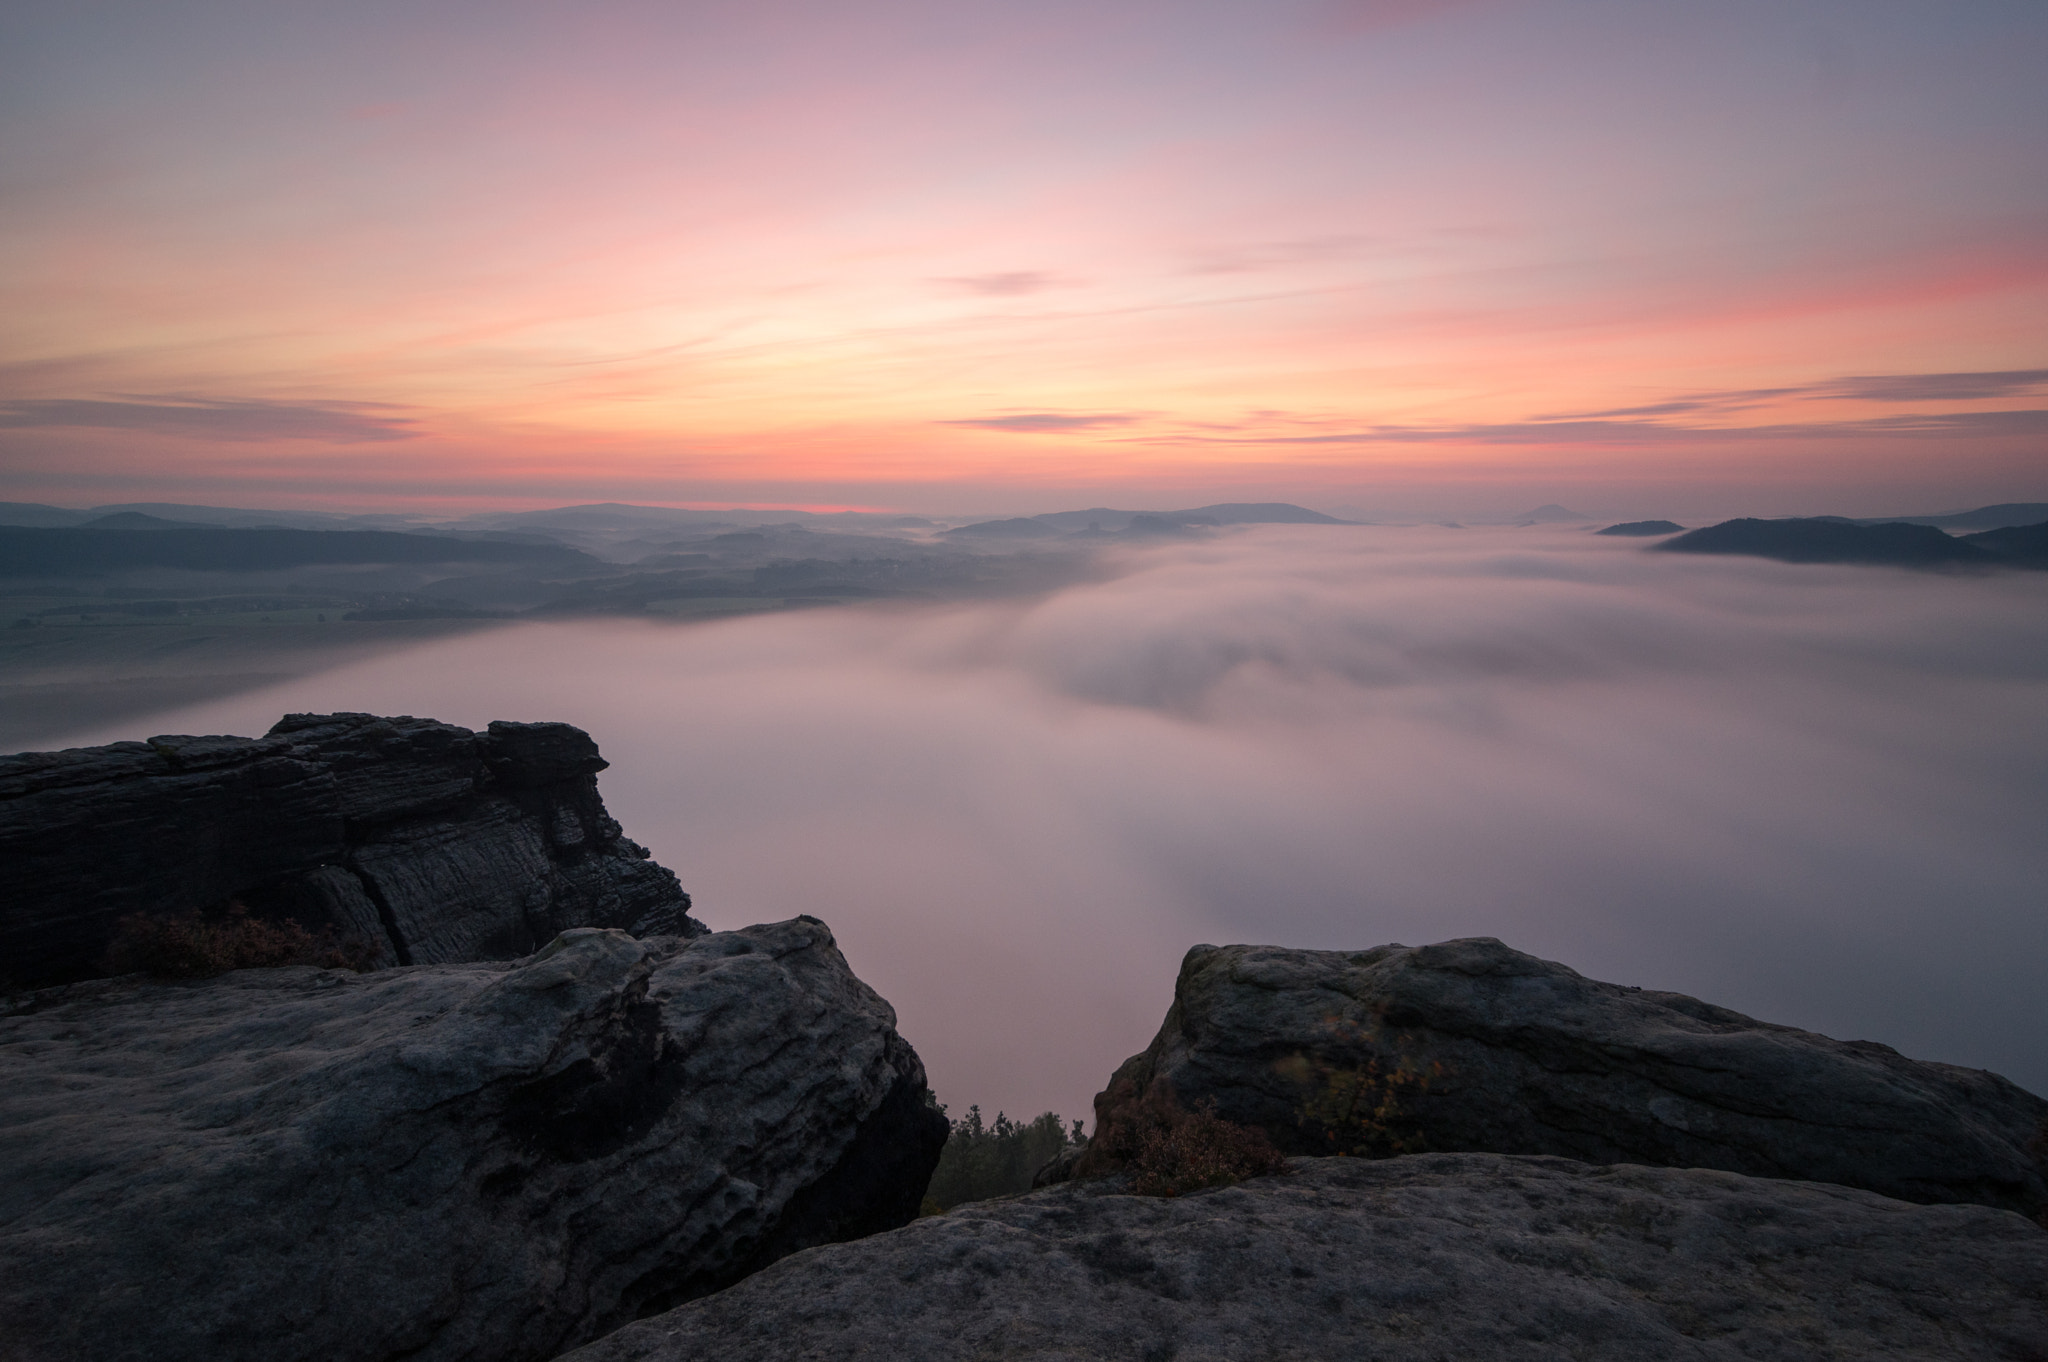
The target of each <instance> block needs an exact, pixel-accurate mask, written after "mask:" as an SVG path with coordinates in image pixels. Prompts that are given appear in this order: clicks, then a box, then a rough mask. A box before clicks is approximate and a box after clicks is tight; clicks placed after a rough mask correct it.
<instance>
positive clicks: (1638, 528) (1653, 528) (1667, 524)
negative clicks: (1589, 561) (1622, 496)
mask: <svg viewBox="0 0 2048 1362" xmlns="http://www.w3.org/2000/svg"><path fill="white" fill-rule="evenodd" d="M1684 529H1685V526H1683V525H1680V524H1677V523H1676V522H1674V521H1670V520H1628V521H1623V522H1622V523H1621V524H1619V525H1609V526H1608V527H1607V528H1606V529H1604V530H1595V531H1593V533H1595V534H1619V535H1631V536H1640V537H1644V538H1647V537H1649V536H1650V535H1655V534H1678V533H1681V532H1682V531H1683V530H1684Z"/></svg>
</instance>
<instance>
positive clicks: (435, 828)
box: [0, 714, 705, 987]
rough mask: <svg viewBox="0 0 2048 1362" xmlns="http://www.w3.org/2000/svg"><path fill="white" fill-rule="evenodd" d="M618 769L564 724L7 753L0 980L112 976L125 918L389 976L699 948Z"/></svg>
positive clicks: (387, 722) (308, 723)
mask: <svg viewBox="0 0 2048 1362" xmlns="http://www.w3.org/2000/svg"><path fill="white" fill-rule="evenodd" d="M606 765H607V763H606V762H605V760H604V759H603V758H602V757H600V756H599V755H598V753H597V744H596V743H594V742H592V741H591V740H590V735H589V734H587V733H585V732H583V730H581V729H579V728H573V727H571V726H570V725H568V724H553V723H537V724H525V723H504V722H499V723H494V724H492V725H491V726H490V728H489V729H488V731H486V732H483V733H476V732H472V731H471V730H469V729H466V728H458V727H456V726H455V725H453V724H444V723H437V722H435V721H434V720H432V719H415V718H411V717H409V716H408V717H400V718H380V717H378V716H377V715H374V714H289V715H286V716H285V717H284V718H283V719H281V720H279V721H278V723H277V725H276V726H275V727H274V728H272V729H271V730H270V732H269V733H268V734H267V735H265V736H264V737H262V738H258V739H250V738H227V737H181V736H165V737H157V738H151V739H150V740H149V741H148V742H122V743H114V744H112V745H111V746H107V747H80V748H72V749H70V750H68V751H63V752H25V753H22V754H20V755H19V756H11V757H0V861H4V863H5V864H6V866H7V870H8V879H9V885H8V893H7V894H6V896H5V898H4V899H0V975H4V976H5V981H6V982H9V983H12V984H14V985H17V986H29V987H34V986H40V985H44V984H53V983H65V982H70V981H73V980H78V979H85V978H91V977H94V976H97V975H101V974H104V973H106V972H107V966H106V952H107V946H108V944H109V942H110V941H111V940H112V938H113V935H114V932H115V930H116V923H117V922H118V920H119V919H120V918H121V917H123V916H125V915H127V914H130V913H148V914H153V915H164V916H170V915H175V914H179V913H185V912H193V911H204V910H211V909H215V908H218V907H220V906H221V905H223V904H225V903H227V902H228V901H229V900H240V901H241V902H243V903H244V904H245V905H246V906H248V907H249V908H250V909H251V910H253V911H254V912H256V913H257V914H258V915H259V916H273V917H290V918H294V919H296V920H297V921H299V922H301V923H302V924H304V925H306V926H308V927H311V928H314V929H316V930H317V929H320V928H332V929H333V931H334V932H335V934H336V935H337V936H339V937H342V938H345V939H348V940H351V941H354V942H359V943H362V944H364V945H366V946H368V947H369V948H370V950H371V959H372V961H373V962H374V963H375V964H378V965H397V964H442V963H448V962H453V961H463V960H505V959H511V958H513V957H516V956H521V955H525V954H527V953H529V952H531V951H532V950H534V949H535V948H536V947H538V946H539V945H541V944H542V943H544V942H546V941H549V940H551V939H552V938H553V937H554V936H555V934H556V933H557V932H561V931H564V930H566V929H568V928H570V927H618V928H622V929H624V930H626V931H630V932H633V933H634V934H636V935H643V936H645V935H656V934H661V935H680V936H692V935H695V934H697V933H700V932H702V931H704V930H705V929H704V927H703V925H702V924H701V923H698V922H696V921H695V920H694V919H692V918H690V917H689V916H688V912H689V907H690V898H689V895H687V894H685V893H684V892H683V891H682V888H681V887H680V886H679V885H678V884H677V883H676V877H675V875H674V874H672V873H671V872H670V871H668V870H667V869H665V868H663V867H662V866H659V865H657V864H655V863H654V862H653V861H651V860H649V859H648V856H647V852H646V850H645V849H644V848H642V847H640V846H638V845H637V844H635V843H634V842H632V841H631V840H629V839H628V838H627V837H625V835H624V834H623V832H622V830H621V829H620V827H619V825H618V824H617V823H616V822H614V821H613V820H612V818H611V816H610V815H609V814H608V813H606V812H605V807H604V801H603V800H601V799H600V798H599V797H598V793H597V773H598V772H599V771H602V770H603V769H604V768H605V766H606Z"/></svg>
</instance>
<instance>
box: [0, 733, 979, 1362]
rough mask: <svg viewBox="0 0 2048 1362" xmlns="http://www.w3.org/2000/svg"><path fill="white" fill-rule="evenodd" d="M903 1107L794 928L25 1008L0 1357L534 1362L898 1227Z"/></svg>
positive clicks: (11, 1112) (13, 1101)
mask: <svg viewBox="0 0 2048 1362" xmlns="http://www.w3.org/2000/svg"><path fill="white" fill-rule="evenodd" d="M142 759H143V758H142V757H141V756H140V755H139V754H138V755H137V760H142ZM266 760H268V759H266ZM294 760H296V759H294ZM308 764H310V763H308ZM928 1103H929V1095H928V1093H927V1091H926V1088H925V1076H924V1070H923V1066H922V1065H921V1064H920V1063H919V1061H918V1059H917V1056H916V1054H915V1053H914V1052H913V1051H912V1050H911V1048H910V1047H909V1045H908V1044H906V1043H905V1042H904V1041H903V1039H902V1038H901V1037H900V1036H898V1035H897V1033H896V1030H895V1014H894V1013H893V1011H892V1010H891V1009H890V1007H889V1006H888V1004H887V1003H885V1002H883V1001H882V1000H881V999H880V998H879V997H877V996H876V995H875V994H874V993H873V991H871V990H870V989H868V988H867V986H866V985H864V984H862V983H861V982H860V981H859V980H858V979H857V978H855V977H854V976H853V974H852V973H851V971H850V970H849V969H848V968H847V965H846V962H845V960H844V959H843V958H842V957H841V955H840V953H839V951H838V949H837V947H836V946H835V944H834V942H833V939H832V936H831V933H830V932H829V931H827V929H826V928H825V926H824V924H822V923H820V922H817V921H816V920H814V919H811V918H797V919H794V920H792V921H789V922H783V923H778V924H774V925H771V926H761V927H750V928H747V929H745V930H743V931H736V932H720V933H716V934H713V935H705V936H699V937H696V938H694V939H690V940H684V939H681V938H675V937H668V938H656V939H652V940H648V941H636V940H635V939H634V938H632V937H630V936H628V935H626V934H625V933H623V932H619V931H610V930H598V929H580V930H575V931H570V932H567V933H565V934H563V935H562V936H561V937H560V938H559V939H557V940H556V941H554V942H553V943H552V944H551V945H550V946H548V948H547V949H545V950H542V951H541V952H539V953H537V954H535V955H533V956H531V957H530V958H528V959H524V960H520V961H517V962H513V963H476V964H464V965H439V966H415V967H409V968H397V969H391V970H383V971H377V972H372V973H366V974H352V973H347V972H344V971H339V970H320V969H314V968H310V967H301V968H291V969H274V970H242V971H238V972H235V973H232V974H228V975H225V976H222V977H220V978H216V979H210V980H204V981H197V982H186V983H165V982H153V981H148V980H145V979H141V978H139V977H134V976H130V977H125V978H120V979H109V980H100V981H94V982H87V983H83V984H75V985H71V986H68V987H65V988H60V989H52V990H46V991H44V992H42V993H38V994H33V995H28V996H27V997H26V998H25V999H17V1000H16V1003H15V1011H14V1012H13V1013H12V1014H11V1015H8V1016H6V1017H4V1018H0V1167H4V1168H5V1169H6V1170H7V1173H6V1177H5V1179H4V1180H0V1357H4V1358H6V1359H7V1360H8V1362H75V1360H76V1359H85V1358H90V1359H93V1360H94V1362H124V1360H126V1359H135V1360H136V1362H141V1359H149V1362H237V1360H238V1359H248V1360H249V1362H257V1360H258V1359H260V1360H261V1362H293V1360H294V1359H304V1362H357V1360H358V1359H360V1360H361V1362H370V1360H372V1359H375V1360H377V1362H386V1360H389V1359H398V1358H406V1359H419V1360H421V1362H425V1360H427V1359H458V1358H460V1359H492V1360H493V1362H538V1360H539V1359H543V1358H548V1357H552V1356H554V1355H556V1354H557V1353H559V1352H561V1351H562V1350H563V1349H565V1348H568V1347H571V1346H574V1345H576V1344H579V1343H582V1342H586V1341H588V1340H591V1339H594V1338H597V1337H598V1336H599V1335H601V1334H603V1333H604V1332H605V1331H607V1330H609V1329H613V1328H616V1327H617V1326H620V1325H623V1324H626V1323H629V1322H631V1321H632V1320H634V1319H636V1318H638V1317H640V1316H642V1315H645V1314H647V1313H649V1312H651V1311H656V1310H661V1309H666V1308H668V1307H671V1306H674V1305H676V1304H677V1303H679V1302H683V1301H687V1300H689V1299H691V1298H693V1297H696V1296H699V1295H702V1294H704V1293H705V1292H708V1291H712V1290H715V1289H717V1288H719V1287H722V1286H724V1285H726V1284H727V1283H729V1282H732V1281H734V1280H736V1279H738V1278H739V1277H741V1276H743V1275H745V1274H746V1273H748V1272H749V1271H751V1270H754V1269H756V1268H758V1267H760V1266H762V1265H763V1264H766V1263H768V1262H771V1261H773V1260H775V1259H776V1258H778V1257H780V1256H782V1255H784V1254H787V1253H790V1252H792V1251H794V1250H798V1249H802V1248H804V1247H806V1246H810V1245H815V1244H820V1243H825V1242H829V1241H833V1240H838V1239H844V1238H849V1237H852V1236H856V1235H861V1234H867V1233H872V1232H874V1231H878V1230H885V1229H888V1228H891V1227H893V1226H897V1225H901V1224H903V1223H904V1222H905V1221H907V1220H908V1219H909V1218H910V1217H911V1216H912V1215H913V1214H914V1213H915V1211H916V1208H917V1203H918V1198H919V1195H920V1194H921V1193H922V1191H923V1189H924V1185H925V1182H926V1180H927V1179H928V1178H929V1176H930V1174H931V1170H932V1167H933V1165H934V1164H935V1162H936V1161H937V1158H938V1151H939V1146H940V1145H941V1144H942V1143H943V1142H944V1140H945V1122H944V1120H943V1118H942V1117H940V1116H939V1114H938V1113H937V1112H936V1111H935V1110H933V1109H932V1108H931V1107H930V1105H929V1104H928ZM870 1304H871V1305H872V1306H875V1307H876V1308H878V1309H879V1308H882V1300H881V1299H880V1298H877V1299H876V1300H875V1301H872V1302H870Z"/></svg>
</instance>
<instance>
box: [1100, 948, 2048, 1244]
mask: <svg viewBox="0 0 2048 1362" xmlns="http://www.w3.org/2000/svg"><path fill="white" fill-rule="evenodd" d="M1374 1064H1377V1065H1378V1066H1379V1072H1380V1074H1381V1075H1384V1074H1387V1073H1390V1072H1394V1071H1397V1070H1400V1069H1402V1068H1404V1067H1405V1068H1406V1069H1407V1070H1408V1071H1410V1072H1412V1073H1416V1074H1426V1075H1429V1087H1428V1089H1427V1091H1426V1092H1424V1093H1423V1094H1421V1095H1420V1096H1414V1095H1413V1094H1412V1092H1411V1093H1409V1094H1408V1095H1407V1096H1408V1098H1409V1100H1408V1101H1407V1102H1406V1104H1405V1105H1406V1108H1407V1116H1408V1118H1409V1119H1410V1122H1411V1125H1410V1133H1418V1132H1419V1134H1420V1136H1421V1138H1422V1140H1423V1141H1424V1144H1423V1147H1424V1148H1427V1149H1432V1150H1447V1151H1450V1150H1467V1151H1482V1152H1488V1153H1496V1154H1548V1155H1558V1156H1561V1157H1565V1158H1572V1159H1581V1160H1585V1161H1587V1162H1591V1163H1637V1164H1650V1165H1660V1166H1667V1167H1679V1168H1719V1169H1726V1170H1728V1171H1730V1172H1736V1173H1747V1174H1751V1175H1754V1176H1759V1177H1774V1178H1803V1179H1809V1180H1812V1181H1817V1182H1833V1183H1840V1184H1843V1185H1845V1186H1849V1187H1862V1188H1867V1189H1869V1190H1871V1191H1875V1192H1882V1193H1884V1194H1885V1195H1887V1196H1893V1197H1899V1198H1902V1199H1904V1200H1907V1201H1917V1202H1926V1203H1947V1202H1974V1203H1978V1204H1982V1205H1986V1206H1997V1207H2002V1208H2005V1209H2008V1210H2016V1211H2020V1212H2022V1213H2023V1214H2026V1215H2028V1216H2038V1215H2040V1214H2042V1212H2043V1210H2044V1208H2048V1183H2044V1178H2043V1175H2044V1168H2043V1165H2042V1162H2041V1160H2042V1157H2043V1155H2044V1153H2048V1142H2044V1137H2048V1101H2043V1100H2042V1099H2041V1098H2039V1097H2037V1096H2035V1095H2034V1094H2032V1093H2029V1092H2027V1091H2026V1090H2025V1089H2023V1088H2021V1087H2019V1086H2017V1085H2016V1084H2014V1083H2012V1082H2010V1081H2009V1080H2007V1079H2004V1078H2001V1077H1999V1076H1998V1075H1997V1074H1993V1073H1987V1072H1985V1071H1983V1070H1981V1069H1965V1068H1961V1067H1958V1066H1956V1065H1951V1064H1935V1063H1926V1062H1922V1061H1918V1060H1912V1059H1907V1058H1905V1057H1904V1056H1902V1055H1900V1054H1899V1053H1898V1052H1897V1051H1895V1050H1893V1049H1891V1048H1890V1047H1889V1046H1885V1045H1878V1044H1874V1043H1872V1042H1868V1041H1838V1040H1831V1039H1829V1038H1828V1037H1826V1036H1820V1035H1815V1034H1814V1033H1812V1032H1810V1031H1800V1030H1797V1029H1795V1028H1792V1027H1789V1026H1774V1025H1772V1024H1770V1023H1768V1022H1760V1021H1756V1020H1754V1019H1752V1018H1750V1017H1745V1016H1743V1015H1742V1014H1741V1013H1739V1012H1731V1011H1729V1010H1728V1009H1727V1008H1724V1007H1716V1006H1714V1005H1713V1004H1711V1003H1704V1002H1701V1001H1700V1000H1699V999H1697V998H1689V997H1687V996H1685V995H1684V994H1680V993H1659V992H1653V991H1650V990H1646V989H1636V988H1628V987H1624V986H1621V985H1618V984H1606V983H1600V982H1598V981H1597V980H1593V979H1588V978H1585V977H1584V976H1583V975H1580V974H1578V973H1576V972H1574V971H1573V970H1571V969H1568V968H1566V967H1565V966H1563V965H1560V964H1555V963H1553V962H1551V961H1548V960H1539V959H1537V958H1536V957H1535V956H1532V955H1524V954H1523V953H1521V952H1520V951H1516V950H1512V949H1510V948H1508V947H1507V946H1504V945H1502V944H1501V943H1500V942H1499V941H1496V940H1494V939H1493V938H1491V937H1473V938H1467V939H1464V940H1458V941H1446V942H1442V943H1440V944H1438V945H1434V946H1421V947H1407V946H1380V947H1377V948H1375V949H1373V950H1367V951H1308V950H1289V949H1284V948H1281V947H1277V946H1223V947H1217V946H1197V947H1195V948H1194V949H1193V950H1191V951H1189V952H1188V954H1187V958H1186V959H1185V960H1184V961H1183V962H1182V965H1181V971H1180V978H1179V980H1178V981H1177V982H1176V983H1175V985H1174V1001H1173V1005H1172V1007H1171V1009H1170V1010H1169V1011H1168V1012H1167V1015H1166V1021H1165V1023H1164V1025H1162V1026H1161V1027H1160V1029H1159V1034H1158V1035H1157V1036H1156V1037H1155V1038H1154V1039H1153V1041H1152V1044H1151V1045H1150V1046H1149V1047H1148V1048H1147V1049H1146V1050H1145V1051H1144V1052H1143V1053H1142V1054H1139V1055H1136V1056H1133V1057H1132V1058H1131V1059H1129V1060H1126V1061H1125V1062H1124V1064H1123V1065H1122V1067H1120V1068H1119V1069H1118V1070H1117V1071H1116V1074H1115V1075H1114V1076H1113V1077H1112V1078H1111V1080H1110V1086H1109V1088H1108V1089H1107V1090H1106V1091H1105V1092H1103V1093H1102V1094H1101V1095H1099V1096H1098V1097H1097V1098H1096V1099H1095V1101H1096V1128H1097V1129H1098V1130H1101V1129H1102V1128H1103V1127H1104V1125H1105V1124H1107V1123H1109V1122H1112V1121H1114V1120H1116V1119H1117V1115H1118V1112H1119V1110H1120V1109H1121V1108H1122V1106H1123V1105H1124V1104H1125V1103H1128V1102H1129V1101H1131V1100H1132V1099H1133V1098H1134V1096H1135V1095H1137V1094H1140V1093H1143V1092H1145V1091H1147V1090H1148V1089H1150V1088H1151V1087H1152V1086H1153V1085H1154V1084H1164V1085H1166V1086H1167V1087H1169V1088H1170V1089H1171V1090H1172V1092H1173V1093H1174V1094H1175V1096H1177V1097H1178V1099H1179V1100H1180V1101H1181V1102H1182V1103H1183V1104H1188V1105H1192V1104H1195V1103H1199V1102H1202V1101H1204V1100H1214V1101H1215V1103H1216V1107H1217V1114H1218V1115H1220V1116H1222V1117H1223V1118H1224V1119H1226V1120H1230V1121H1235V1122H1238V1123H1240V1124H1243V1125H1252V1126H1258V1127H1261V1128H1263V1129H1264V1130H1266V1131H1267V1132H1268V1133H1269V1134H1270V1135H1271V1136H1272V1137H1273V1139H1274V1142H1275V1143H1276V1144H1278V1145H1279V1146H1280V1148H1281V1149H1282V1150H1283V1151H1284V1152H1287V1153H1294V1154H1324V1153H1330V1152H1338V1151H1335V1150H1332V1149H1330V1148H1329V1146H1328V1144H1327V1143H1326V1141H1327V1131H1326V1130H1325V1129H1323V1128H1322V1127H1320V1126H1319V1124H1318V1123H1316V1122H1312V1121H1306V1120H1304V1108H1306V1107H1309V1106H1311V1104H1312V1103H1313V1102H1314V1101H1315V1099H1316V1095H1317V1094H1318V1093H1319V1092H1328V1091H1331V1085H1332V1083H1333V1082H1334V1083H1336V1084H1338V1085H1339V1090H1341V1085H1342V1084H1343V1083H1344V1082H1346V1081H1350V1080H1348V1079H1346V1077H1345V1076H1346V1075H1355V1074H1358V1073H1359V1072H1361V1071H1362V1070H1367V1066H1370V1065H1374ZM1439 1066H1440V1068H1439ZM1083 1163H1084V1166H1083V1168H1082V1172H1083V1174H1084V1175H1085V1174H1086V1173H1087V1172H1088V1171H1089V1170H1088V1168H1087V1167H1086V1160H1085V1158H1084V1161H1083Z"/></svg>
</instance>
